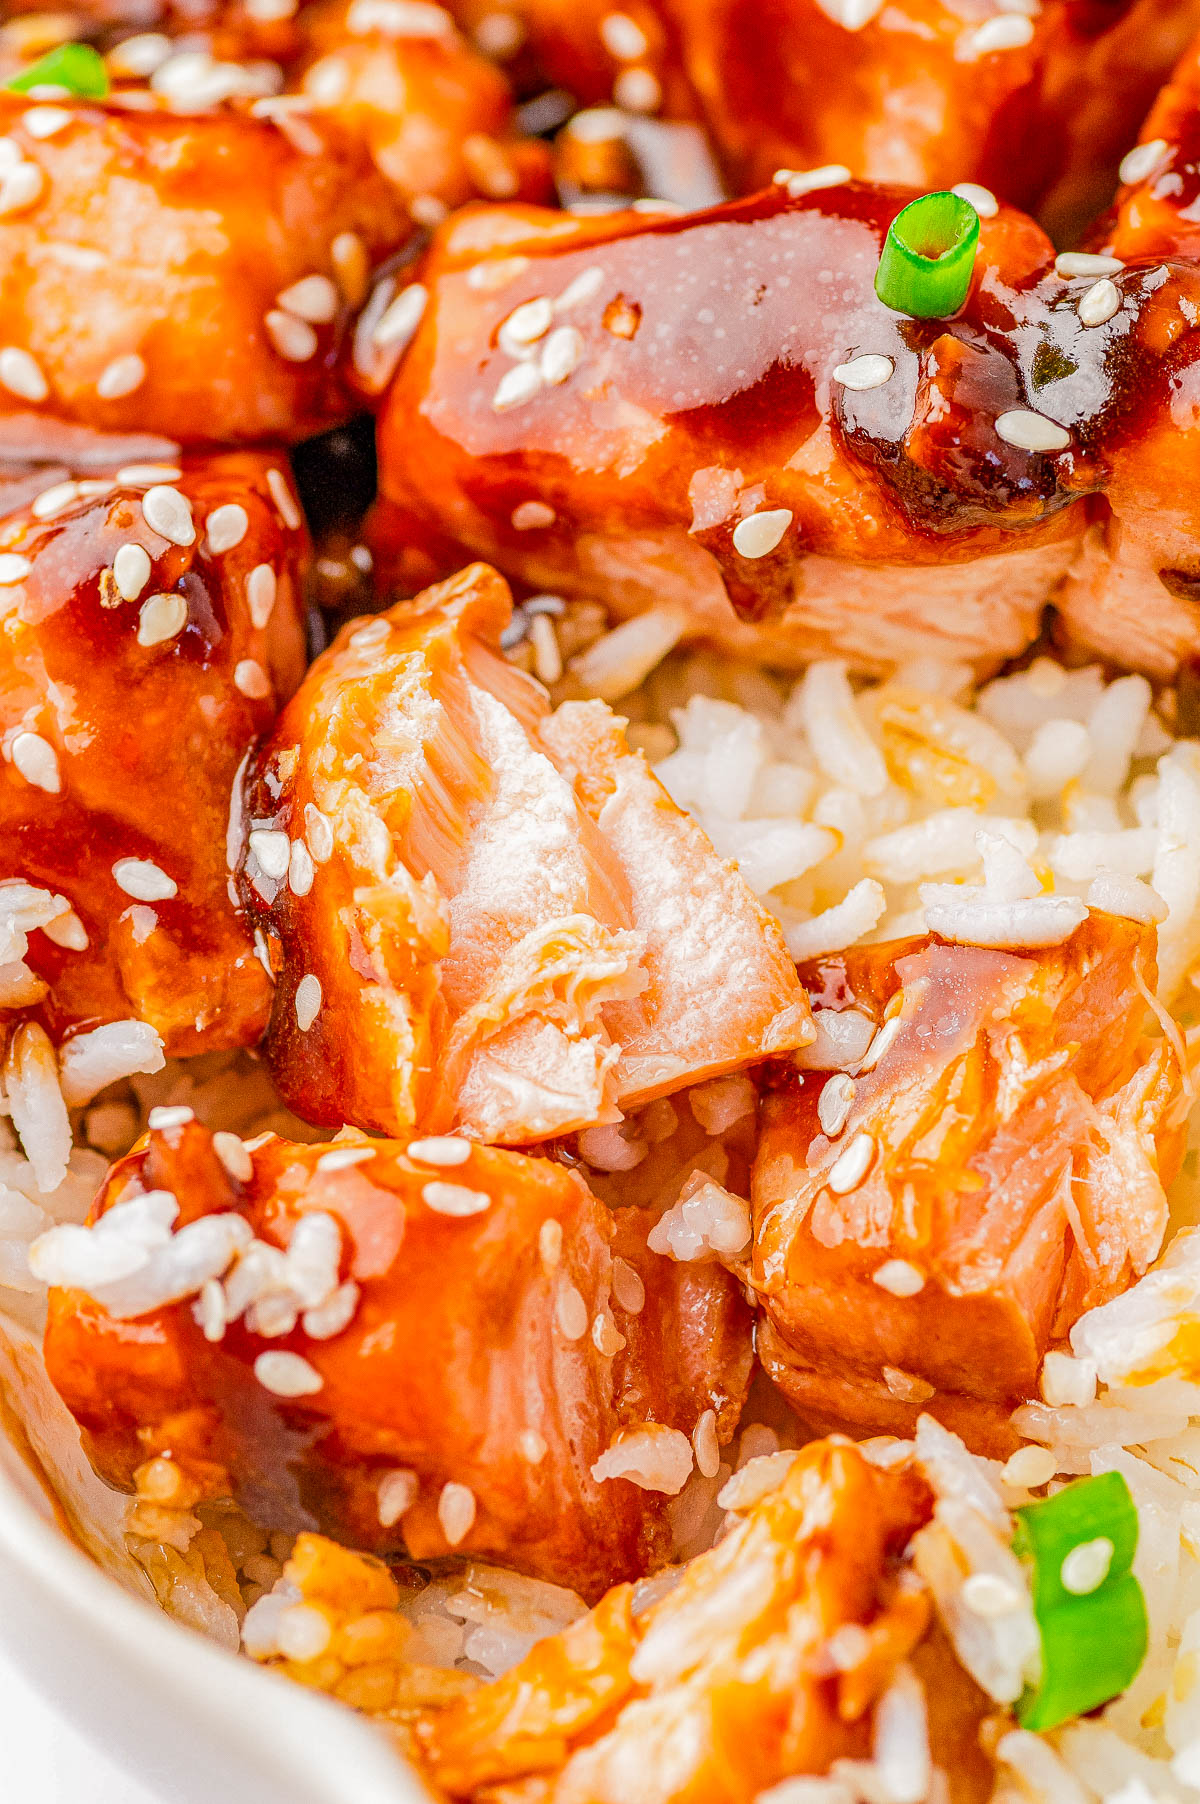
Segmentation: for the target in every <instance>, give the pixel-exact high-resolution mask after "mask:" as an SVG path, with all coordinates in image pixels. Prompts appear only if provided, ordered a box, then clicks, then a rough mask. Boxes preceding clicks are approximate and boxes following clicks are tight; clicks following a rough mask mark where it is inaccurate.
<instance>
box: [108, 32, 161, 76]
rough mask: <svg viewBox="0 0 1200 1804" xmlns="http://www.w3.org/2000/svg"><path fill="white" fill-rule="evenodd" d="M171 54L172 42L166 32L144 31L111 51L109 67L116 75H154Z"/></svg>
mask: <svg viewBox="0 0 1200 1804" xmlns="http://www.w3.org/2000/svg"><path fill="white" fill-rule="evenodd" d="M170 54H171V40H170V38H168V37H167V36H166V34H165V33H164V32H161V31H142V32H139V33H138V34H137V36H136V37H132V38H126V39H125V40H124V42H123V43H120V44H117V45H115V46H114V47H113V49H112V50H110V51H109V53H108V66H109V69H110V70H111V71H112V73H113V74H114V75H141V76H146V75H153V74H154V71H155V70H156V69H157V68H158V66H159V64H160V63H165V62H166V60H167V58H168V57H169V56H170Z"/></svg>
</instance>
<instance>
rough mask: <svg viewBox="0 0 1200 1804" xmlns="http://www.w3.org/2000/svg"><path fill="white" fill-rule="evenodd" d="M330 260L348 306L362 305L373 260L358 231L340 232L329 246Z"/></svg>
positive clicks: (368, 283) (365, 296)
mask: <svg viewBox="0 0 1200 1804" xmlns="http://www.w3.org/2000/svg"><path fill="white" fill-rule="evenodd" d="M329 260H330V262H331V263H332V264H333V273H334V275H335V276H336V277H337V279H338V287H339V288H340V289H341V291H342V295H343V298H344V299H345V301H346V305H347V306H348V307H361V306H362V304H363V302H364V301H365V300H366V298H367V288H368V286H369V285H370V280H371V260H370V258H369V257H368V255H367V247H366V245H365V244H364V243H363V241H362V239H361V238H360V237H359V235H358V233H357V232H339V233H338V235H337V237H336V238H335V239H334V240H333V243H332V244H331V245H330V247H329Z"/></svg>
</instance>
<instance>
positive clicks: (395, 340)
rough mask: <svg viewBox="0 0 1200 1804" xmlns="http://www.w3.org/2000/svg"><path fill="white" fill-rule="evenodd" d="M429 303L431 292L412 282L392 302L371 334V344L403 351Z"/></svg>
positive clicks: (419, 283) (422, 285) (418, 283)
mask: <svg viewBox="0 0 1200 1804" xmlns="http://www.w3.org/2000/svg"><path fill="white" fill-rule="evenodd" d="M428 301H429V290H428V289H427V288H426V287H425V286H424V284H423V283H421V282H410V283H409V285H408V287H407V288H402V289H401V290H400V292H399V294H398V295H397V296H396V298H395V300H394V301H390V302H389V303H388V305H387V308H386V309H385V311H384V313H383V315H382V317H381V318H380V319H379V321H378V323H377V324H376V326H375V329H374V331H373V332H372V333H371V342H372V344H374V345H376V346H377V347H379V348H380V349H382V348H384V347H385V346H388V345H390V346H391V347H392V348H393V349H394V350H403V348H404V346H405V345H406V344H408V343H409V341H410V340H411V338H412V336H413V334H414V332H415V331H416V329H417V327H418V326H419V325H420V323H421V317H422V315H423V314H424V312H425V308H426V305H427V304H428Z"/></svg>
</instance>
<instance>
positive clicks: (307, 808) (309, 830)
mask: <svg viewBox="0 0 1200 1804" xmlns="http://www.w3.org/2000/svg"><path fill="white" fill-rule="evenodd" d="M304 837H305V839H306V840H307V841H308V849H309V851H310V852H311V853H312V855H313V858H314V859H315V860H316V862H317V863H318V864H328V862H329V860H330V859H331V858H332V857H333V822H332V821H331V820H330V818H329V816H328V815H327V814H322V813H321V810H320V809H319V808H314V806H313V804H312V803H311V802H306V803H305V804H304Z"/></svg>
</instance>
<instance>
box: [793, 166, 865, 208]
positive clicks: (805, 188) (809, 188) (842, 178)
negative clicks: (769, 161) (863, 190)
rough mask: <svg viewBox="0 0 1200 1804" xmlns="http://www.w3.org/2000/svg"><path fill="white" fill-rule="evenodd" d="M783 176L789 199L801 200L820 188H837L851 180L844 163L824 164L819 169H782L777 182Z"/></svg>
mask: <svg viewBox="0 0 1200 1804" xmlns="http://www.w3.org/2000/svg"><path fill="white" fill-rule="evenodd" d="M780 176H783V177H785V178H786V179H785V180H784V182H783V183H782V186H783V187H785V188H786V189H787V191H788V195H789V198H790V199H792V200H799V199H800V197H801V195H802V194H812V193H815V191H816V190H817V189H818V188H836V187H838V186H839V185H840V184H841V183H842V182H848V181H849V180H850V171H849V170H848V169H847V167H846V165H845V164H844V163H822V165H821V167H820V168H819V169H781V170H779V171H778V172H777V174H776V178H775V179H776V181H778V180H779V177H780Z"/></svg>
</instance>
